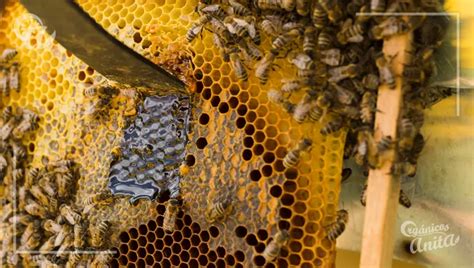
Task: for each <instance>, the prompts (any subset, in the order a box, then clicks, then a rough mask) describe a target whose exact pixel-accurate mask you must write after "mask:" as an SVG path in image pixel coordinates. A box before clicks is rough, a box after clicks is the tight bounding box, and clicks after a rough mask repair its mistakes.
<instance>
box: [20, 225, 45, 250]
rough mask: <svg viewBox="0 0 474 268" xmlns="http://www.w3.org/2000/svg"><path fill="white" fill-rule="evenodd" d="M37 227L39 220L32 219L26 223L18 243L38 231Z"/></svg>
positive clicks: (26, 239)
mask: <svg viewBox="0 0 474 268" xmlns="http://www.w3.org/2000/svg"><path fill="white" fill-rule="evenodd" d="M39 228H40V221H39V220H34V221H32V222H30V223H28V225H26V228H25V230H24V231H23V234H22V235H21V239H20V243H21V244H25V243H26V242H27V241H28V239H29V238H30V237H31V236H32V235H33V234H34V233H36V232H38V231H39Z"/></svg>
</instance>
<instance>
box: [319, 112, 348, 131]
mask: <svg viewBox="0 0 474 268" xmlns="http://www.w3.org/2000/svg"><path fill="white" fill-rule="evenodd" d="M343 126H344V121H343V120H342V118H341V117H340V116H333V117H332V119H331V120H330V121H328V122H327V123H326V124H325V125H324V126H323V127H322V128H321V130H320V132H321V134H322V135H329V134H331V133H334V132H336V131H338V130H339V129H341V128H342V127H343Z"/></svg>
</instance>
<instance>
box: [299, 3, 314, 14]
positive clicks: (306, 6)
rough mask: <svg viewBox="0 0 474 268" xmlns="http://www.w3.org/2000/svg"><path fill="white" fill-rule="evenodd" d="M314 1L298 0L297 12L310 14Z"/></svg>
mask: <svg viewBox="0 0 474 268" xmlns="http://www.w3.org/2000/svg"><path fill="white" fill-rule="evenodd" d="M312 2H313V1H310V0H296V12H297V13H298V14H299V15H301V16H306V15H308V14H309V11H310V9H311V4H312Z"/></svg>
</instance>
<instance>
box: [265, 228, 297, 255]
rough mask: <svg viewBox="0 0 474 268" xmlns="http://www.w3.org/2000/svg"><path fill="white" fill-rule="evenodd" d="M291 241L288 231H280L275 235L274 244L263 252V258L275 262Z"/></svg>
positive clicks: (269, 245)
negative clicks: (283, 248)
mask: <svg viewBox="0 0 474 268" xmlns="http://www.w3.org/2000/svg"><path fill="white" fill-rule="evenodd" d="M289 240H290V234H289V233H288V231H287V230H280V231H278V232H277V233H276V234H275V237H274V238H273V240H272V242H270V244H268V246H267V247H266V248H265V250H264V251H263V254H262V255H263V257H264V258H265V260H267V261H273V260H274V259H276V258H277V257H278V256H279V255H280V251H281V249H282V247H284V246H285V245H286V243H287V242H288V241H289Z"/></svg>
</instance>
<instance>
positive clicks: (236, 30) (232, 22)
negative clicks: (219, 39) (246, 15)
mask: <svg viewBox="0 0 474 268" xmlns="http://www.w3.org/2000/svg"><path fill="white" fill-rule="evenodd" d="M224 25H225V26H226V27H227V30H228V31H229V32H230V33H231V34H235V35H237V36H238V37H246V36H247V35H249V26H250V25H249V23H248V22H247V21H246V20H244V19H239V18H232V17H227V19H226V20H225V22H224Z"/></svg>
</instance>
